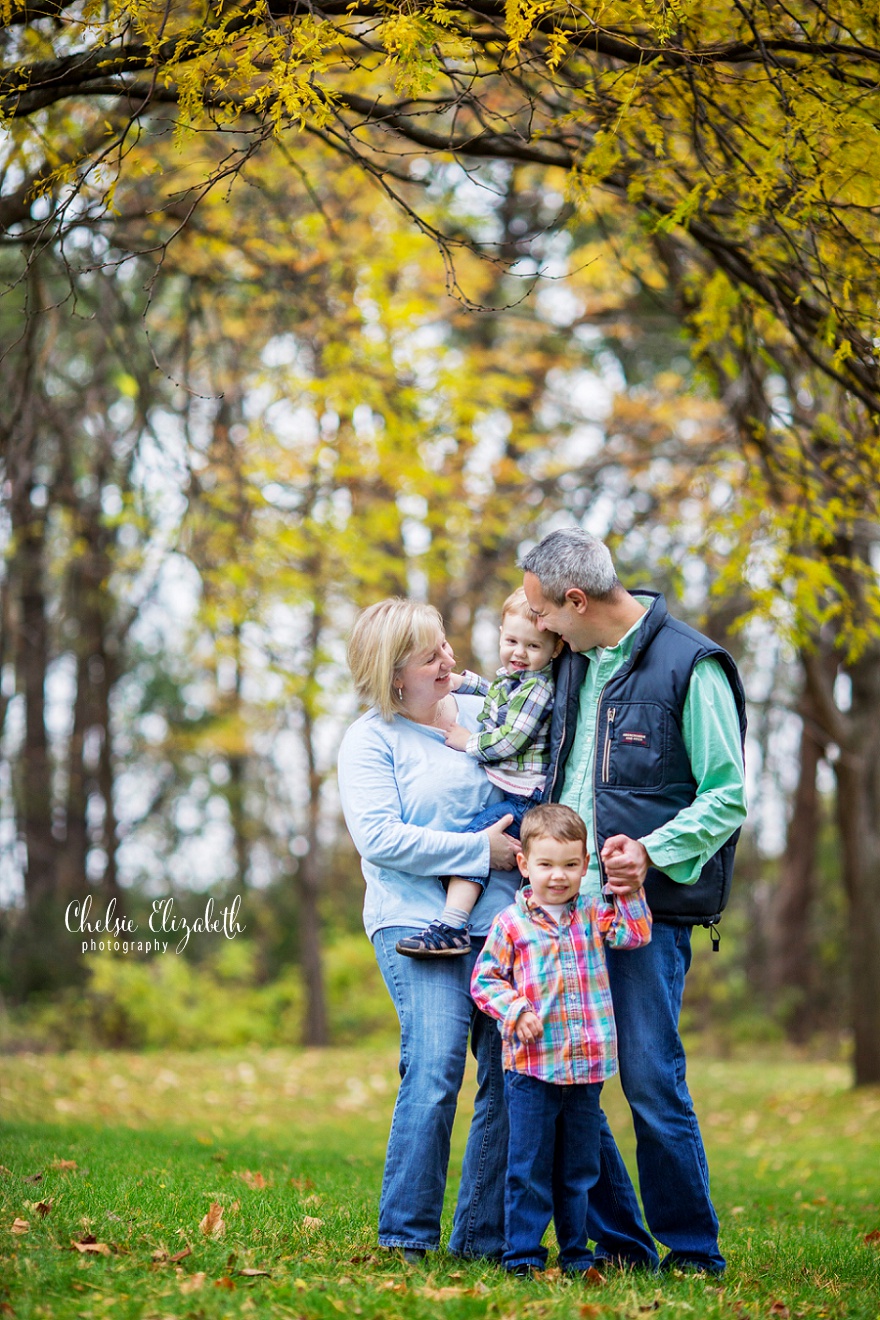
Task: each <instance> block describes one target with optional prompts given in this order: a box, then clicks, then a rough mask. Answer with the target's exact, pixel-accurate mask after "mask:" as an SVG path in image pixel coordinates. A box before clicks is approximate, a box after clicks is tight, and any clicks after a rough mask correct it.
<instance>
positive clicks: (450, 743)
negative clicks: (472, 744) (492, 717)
mask: <svg viewBox="0 0 880 1320" xmlns="http://www.w3.org/2000/svg"><path fill="white" fill-rule="evenodd" d="M470 737H471V735H470V734H469V733H468V731H467V729H466V728H465V727H464V725H463V724H453V726H452V728H451V729H449V730H447V733H446V746H447V747H454V748H455V749H456V751H459V752H464V751H466V750H467V745H468V742H469V740H470Z"/></svg>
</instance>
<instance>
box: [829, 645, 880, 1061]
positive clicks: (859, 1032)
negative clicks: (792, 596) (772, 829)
mask: <svg viewBox="0 0 880 1320" xmlns="http://www.w3.org/2000/svg"><path fill="white" fill-rule="evenodd" d="M847 672H848V674H849V676H850V678H851V680H852V705H851V707H850V711H849V721H848V723H849V728H850V737H849V739H848V742H847V745H845V746H843V745H842V746H841V753H840V757H839V759H838V761H837V763H836V765H835V773H836V776H837V812H838V823H839V827H840V840H841V850H842V854H843V875H844V884H845V887H846V894H847V900H848V905H849V921H848V926H849V941H850V944H849V956H850V983H851V995H852V1005H851V1021H852V1029H853V1046H854V1058H853V1063H854V1067H855V1082H856V1085H857V1086H871V1085H877V1084H878V1083H880V757H878V748H880V647H878V646H873V647H871V648H870V649H869V650H868V651H866V652H865V654H864V655H862V656H861V658H860V659H859V660H858V661H855V662H854V663H851V664H849V665H848V666H847Z"/></svg>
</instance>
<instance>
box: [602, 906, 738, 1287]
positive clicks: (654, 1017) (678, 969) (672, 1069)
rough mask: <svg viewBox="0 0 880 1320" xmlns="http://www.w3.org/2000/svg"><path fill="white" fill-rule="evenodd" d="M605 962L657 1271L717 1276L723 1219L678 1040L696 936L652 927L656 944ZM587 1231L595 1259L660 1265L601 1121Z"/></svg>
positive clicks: (610, 954) (611, 955)
mask: <svg viewBox="0 0 880 1320" xmlns="http://www.w3.org/2000/svg"><path fill="white" fill-rule="evenodd" d="M606 956H607V962H608V979H609V981H610V983H611V997H612V1000H613V1002H614V1017H615V1020H616V1022H617V1041H618V1056H619V1061H620V1081H621V1085H622V1087H623V1093H624V1095H625V1096H626V1098H627V1101H628V1103H629V1106H630V1108H631V1110H632V1116H633V1126H634V1128H635V1134H636V1161H637V1163H638V1169H639V1189H640V1191H641V1193H642V1203H643V1204H644V1207H645V1219H646V1220H647V1224H648V1228H649V1229H650V1230H651V1233H652V1234H653V1236H654V1237H655V1238H657V1239H658V1240H659V1241H660V1242H662V1243H663V1244H664V1245H665V1246H666V1247H668V1248H669V1255H668V1256H666V1257H665V1258H664V1261H663V1265H662V1266H661V1268H664V1269H668V1268H670V1267H673V1266H681V1265H684V1266H695V1267H697V1268H699V1269H704V1270H707V1271H708V1272H710V1273H713V1274H720V1273H721V1272H722V1271H723V1270H724V1264H725V1262H724V1257H723V1256H722V1255H721V1252H720V1251H719V1248H718V1219H717V1217H716V1214H715V1210H714V1208H713V1206H712V1200H711V1197H710V1195H709V1170H708V1168H707V1165H706V1155H705V1152H704V1150H703V1141H702V1138H701V1136H700V1128H699V1125H698V1123H697V1117H696V1114H695V1113H694V1107H693V1103H692V1101H691V1097H690V1093H689V1091H688V1088H687V1082H686V1081H685V1055H684V1047H683V1045H682V1043H681V1038H680V1036H679V1034H678V1017H679V1013H680V1012H681V1000H682V993H683V991H684V978H685V975H686V973H687V970H688V967H689V966H690V961H691V932H690V930H689V928H687V927H685V926H672V925H669V924H667V923H665V922H660V921H655V922H654V929H653V933H652V935H651V943H650V944H647V945H645V946H644V948H641V949H627V950H622V949H618V950H614V949H607V950H606ZM587 1228H588V1232H589V1236H590V1237H591V1238H593V1239H594V1240H595V1242H596V1255H597V1257H611V1258H621V1259H623V1260H625V1261H627V1262H629V1263H631V1264H640V1265H646V1266H648V1267H649V1268H656V1265H657V1251H656V1248H655V1246H654V1242H653V1240H652V1238H651V1236H650V1235H649V1234H648V1233H647V1232H646V1231H645V1226H644V1222H643V1220H642V1216H641V1212H640V1210H639V1204H638V1201H637V1199H636V1194H635V1191H634V1190H633V1185H632V1182H631V1180H630V1176H629V1174H628V1173H627V1171H626V1167H625V1166H624V1163H623V1160H622V1159H621V1158H620V1152H619V1151H618V1149H617V1146H616V1144H615V1141H614V1138H613V1137H612V1135H611V1131H610V1129H609V1127H608V1124H607V1122H606V1121H605V1119H604V1115H603V1121H602V1172H601V1175H600V1178H599V1182H598V1183H597V1184H596V1186H595V1188H594V1189H593V1192H592V1194H591V1196H590V1212H589V1217H588V1221H587Z"/></svg>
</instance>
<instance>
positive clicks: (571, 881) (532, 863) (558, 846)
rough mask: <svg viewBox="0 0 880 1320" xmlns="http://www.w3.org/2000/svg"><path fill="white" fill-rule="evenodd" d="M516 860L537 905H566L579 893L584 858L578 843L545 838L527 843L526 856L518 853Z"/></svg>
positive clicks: (585, 868)
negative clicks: (530, 887)
mask: <svg viewBox="0 0 880 1320" xmlns="http://www.w3.org/2000/svg"><path fill="white" fill-rule="evenodd" d="M516 860H517V865H518V866H519V869H520V872H521V874H522V875H523V876H524V877H525V878H526V880H528V882H529V884H530V885H531V886H532V894H533V896H534V897H535V899H536V900H537V902H539V903H551V904H557V903H568V902H569V900H570V899H572V898H574V897H575V896H576V895H577V894H578V893H580V888H581V880H583V878H584V876H585V875H586V871H587V861H588V858H587V852H586V849H585V847H584V844H583V841H582V840H581V839H574V840H569V839H554V838H553V837H552V836H551V835H549V834H545V835H541V836H539V837H538V838H536V839H531V840H530V841H529V848H528V852H527V853H518V854H517V858H516Z"/></svg>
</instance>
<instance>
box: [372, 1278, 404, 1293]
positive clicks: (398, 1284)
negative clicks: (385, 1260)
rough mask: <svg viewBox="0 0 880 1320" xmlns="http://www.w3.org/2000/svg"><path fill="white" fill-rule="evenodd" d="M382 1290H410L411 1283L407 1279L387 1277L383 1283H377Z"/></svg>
mask: <svg viewBox="0 0 880 1320" xmlns="http://www.w3.org/2000/svg"><path fill="white" fill-rule="evenodd" d="M376 1286H377V1287H378V1289H379V1291H380V1292H396V1293H407V1292H409V1284H408V1283H407V1282H406V1281H405V1280H398V1279H385V1280H383V1282H382V1283H380V1284H377V1285H376Z"/></svg>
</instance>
